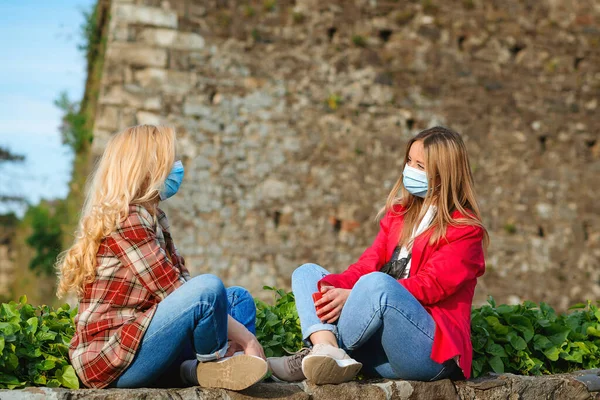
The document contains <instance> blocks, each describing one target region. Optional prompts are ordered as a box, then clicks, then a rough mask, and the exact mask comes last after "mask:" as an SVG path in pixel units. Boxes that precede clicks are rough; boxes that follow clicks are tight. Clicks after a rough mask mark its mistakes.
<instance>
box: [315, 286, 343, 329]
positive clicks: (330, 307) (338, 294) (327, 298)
mask: <svg viewBox="0 0 600 400" xmlns="http://www.w3.org/2000/svg"><path fill="white" fill-rule="evenodd" d="M350 291H351V290H350V289H338V288H334V287H333V286H322V287H321V293H323V297H321V299H320V300H318V301H317V302H316V303H315V307H319V306H321V305H323V304H324V306H323V308H321V309H320V310H319V311H318V312H317V317H319V319H320V320H321V321H322V322H325V323H328V324H331V323H333V322H335V321H337V320H338V318H339V317H340V314H341V313H342V308H344V304H346V300H348V296H349V295H350Z"/></svg>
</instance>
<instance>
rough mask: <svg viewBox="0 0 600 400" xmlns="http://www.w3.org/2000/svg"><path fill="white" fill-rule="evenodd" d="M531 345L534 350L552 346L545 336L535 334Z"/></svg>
mask: <svg viewBox="0 0 600 400" xmlns="http://www.w3.org/2000/svg"><path fill="white" fill-rule="evenodd" d="M533 346H534V348H535V349H536V350H546V349H548V348H550V347H552V342H551V341H549V340H548V338H547V337H546V336H543V335H535V336H534V337H533Z"/></svg>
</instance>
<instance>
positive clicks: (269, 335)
mask: <svg viewBox="0 0 600 400" xmlns="http://www.w3.org/2000/svg"><path fill="white" fill-rule="evenodd" d="M263 289H265V290H271V291H274V292H275V296H276V299H275V304H274V305H272V306H271V305H268V304H266V303H265V302H263V301H260V300H258V299H256V300H255V302H256V337H257V339H258V341H259V342H260V343H261V344H262V346H263V348H264V350H265V355H266V356H267V357H280V356H283V355H286V354H289V353H293V352H296V351H298V350H300V348H301V347H302V332H301V330H300V319H299V318H298V312H297V311H296V301H295V299H294V294H293V293H291V292H290V293H286V292H285V291H284V290H282V289H275V288H272V287H270V286H264V287H263Z"/></svg>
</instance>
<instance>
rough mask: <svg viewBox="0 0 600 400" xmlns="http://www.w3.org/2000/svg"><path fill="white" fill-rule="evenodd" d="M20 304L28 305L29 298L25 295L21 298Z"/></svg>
mask: <svg viewBox="0 0 600 400" xmlns="http://www.w3.org/2000/svg"><path fill="white" fill-rule="evenodd" d="M19 303H21V304H22V305H24V304H26V303H27V296H25V295H23V296H21V297H19Z"/></svg>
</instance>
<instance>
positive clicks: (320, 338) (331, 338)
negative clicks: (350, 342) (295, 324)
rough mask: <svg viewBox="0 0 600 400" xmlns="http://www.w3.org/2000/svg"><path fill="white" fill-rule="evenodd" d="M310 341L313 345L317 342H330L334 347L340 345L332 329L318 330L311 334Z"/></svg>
mask: <svg viewBox="0 0 600 400" xmlns="http://www.w3.org/2000/svg"><path fill="white" fill-rule="evenodd" d="M310 342H311V343H312V344H313V346H316V345H317V344H328V345H330V346H333V347H336V348H337V347H339V346H338V343H337V338H336V337H335V335H334V334H333V332H330V331H318V332H315V333H313V334H312V335H310Z"/></svg>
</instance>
